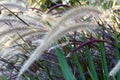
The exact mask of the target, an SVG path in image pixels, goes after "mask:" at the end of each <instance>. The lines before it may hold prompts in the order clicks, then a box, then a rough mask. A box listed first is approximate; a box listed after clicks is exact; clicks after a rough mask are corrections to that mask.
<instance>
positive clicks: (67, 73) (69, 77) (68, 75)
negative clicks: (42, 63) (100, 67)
mask: <svg viewBox="0 0 120 80" xmlns="http://www.w3.org/2000/svg"><path fill="white" fill-rule="evenodd" d="M55 51H56V53H57V57H58V60H59V65H60V67H61V70H62V72H63V76H64V78H65V80H76V78H75V77H74V75H73V73H72V71H71V69H70V67H69V65H68V64H67V61H66V59H65V57H64V55H63V52H62V51H61V50H60V49H59V48H56V49H55Z"/></svg>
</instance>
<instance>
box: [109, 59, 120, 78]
mask: <svg viewBox="0 0 120 80" xmlns="http://www.w3.org/2000/svg"><path fill="white" fill-rule="evenodd" d="M119 70H120V61H119V62H118V63H117V64H116V66H115V67H114V68H113V69H112V70H111V71H110V73H109V76H113V77H114V76H115V75H116V73H117V72H118V71H119Z"/></svg>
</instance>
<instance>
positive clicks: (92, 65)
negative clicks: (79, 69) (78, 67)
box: [83, 36, 98, 80]
mask: <svg viewBox="0 0 120 80" xmlns="http://www.w3.org/2000/svg"><path fill="white" fill-rule="evenodd" d="M83 40H84V41H86V38H85V37H84V36H83ZM85 50H86V51H85V52H86V55H87V57H88V63H89V67H90V72H91V75H93V77H94V79H93V80H98V76H97V73H96V69H95V66H94V62H93V59H92V56H91V54H90V49H89V47H88V46H85Z"/></svg>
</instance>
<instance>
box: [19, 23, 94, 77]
mask: <svg viewBox="0 0 120 80" xmlns="http://www.w3.org/2000/svg"><path fill="white" fill-rule="evenodd" d="M94 26H96V25H95V24H94V23H92V24H86V23H85V24H83V23H82V24H77V25H74V26H71V27H69V28H66V29H61V30H60V29H59V32H56V33H55V34H53V35H54V37H53V36H52V37H49V40H47V41H43V42H42V43H41V44H40V46H38V47H37V49H36V50H35V51H34V53H33V54H32V55H31V56H30V58H29V59H28V60H27V61H26V62H25V64H24V65H23V67H22V69H21V70H20V73H19V75H18V77H19V76H21V74H22V73H23V72H24V71H25V70H26V69H27V68H28V67H29V66H30V65H31V64H32V63H33V62H34V61H35V60H36V59H38V58H39V56H40V55H41V54H43V52H44V50H46V49H47V48H48V47H50V43H51V42H52V41H55V40H57V39H58V38H60V37H61V36H62V35H64V34H65V33H67V32H70V31H75V30H78V29H80V30H85V29H86V28H88V29H91V28H95V27H94Z"/></svg>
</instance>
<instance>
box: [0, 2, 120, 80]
mask: <svg viewBox="0 0 120 80" xmlns="http://www.w3.org/2000/svg"><path fill="white" fill-rule="evenodd" d="M30 1H31V2H32V0H30ZM78 2H79V1H78ZM21 3H24V4H25V2H24V1H23V2H22V1H21ZM37 3H38V4H39V3H47V1H45V2H44V1H40V2H37ZM101 3H102V2H101ZM6 4H9V5H6ZM14 4H15V3H13V2H9V3H7V2H5V3H4V4H3V5H1V8H2V10H1V12H2V13H1V18H0V23H1V26H2V29H3V31H1V32H0V38H1V40H0V43H1V45H2V46H1V48H0V51H1V53H0V54H1V61H2V65H1V71H2V73H3V74H4V75H5V76H6V77H8V79H11V80H12V79H16V78H17V77H18V78H19V79H20V78H21V79H23V78H25V79H30V78H31V79H32V77H30V76H31V75H33V76H34V79H36V80H39V79H40V78H39V76H41V77H42V78H44V79H50V80H56V79H63V77H64V78H65V79H66V80H70V79H71V80H76V79H82V80H88V79H89V80H99V79H104V80H109V79H110V76H114V75H111V73H110V76H109V71H110V70H111V68H112V67H113V65H115V64H116V62H117V61H118V60H119V58H118V57H119V45H117V44H118V43H119V11H118V8H117V9H116V8H115V5H113V7H112V9H108V11H105V10H103V9H98V8H95V7H92V6H80V7H77V8H74V7H70V6H68V5H67V4H65V5H63V4H57V5H55V6H53V7H52V8H50V9H49V10H48V11H46V12H44V10H45V9H44V10H41V9H39V8H38V7H39V6H38V5H37V4H36V3H30V4H29V5H32V4H33V5H32V7H31V6H26V7H25V6H21V5H19V6H18V5H16V4H15V5H14ZM26 4H28V3H26ZM79 4H80V2H79ZM91 4H92V3H91ZM112 4H114V3H113V2H112ZM35 5H37V6H36V7H35V8H33V6H35ZM75 5H76V4H75ZM7 6H10V7H13V6H15V7H17V8H21V9H23V8H24V10H25V11H23V12H21V10H18V12H15V11H14V10H12V9H11V8H9V7H7ZM58 7H62V9H60V8H58ZM64 7H68V8H69V10H66V8H64ZM102 7H105V9H107V7H108V6H107V3H106V6H102ZM108 8H109V7H108ZM114 8H115V9H114ZM59 9H60V10H61V11H60V12H59ZM52 11H53V12H52ZM54 11H55V12H56V13H55V14H54ZM57 11H58V12H57ZM5 12H7V13H6V14H5ZM106 12H107V13H111V14H106ZM93 14H94V15H93ZM108 16H109V17H108ZM9 17H10V18H9ZM18 25H19V26H18ZM4 27H5V28H7V29H5V28H4ZM82 31H83V32H82ZM54 43H56V44H54ZM52 44H54V46H53V45H52ZM47 50H48V52H47ZM44 53H46V54H44ZM48 53H49V54H48ZM55 53H56V54H55ZM114 53H116V54H114ZM56 55H57V56H56ZM65 56H66V57H65ZM46 57H48V58H46ZM115 57H116V58H115ZM51 58H52V59H51ZM57 58H58V59H57ZM50 59H51V61H50ZM110 62H111V63H110ZM49 64H50V65H53V68H50V67H49V66H50V65H49ZM59 65H60V66H59ZM9 67H11V68H10V69H9ZM19 68H21V70H19ZM115 68H116V67H115ZM7 69H8V70H7ZM117 69H118V70H119V68H117ZM4 70H6V71H4ZM9 70H10V71H9ZM11 70H12V71H11ZM60 70H61V71H60ZM7 71H8V72H9V75H8V76H7ZM57 71H58V72H57ZM113 71H114V69H113ZM54 72H55V73H56V74H57V75H56V74H54ZM59 72H60V73H63V75H61V74H59ZM66 72H67V73H69V74H67V73H66ZM97 72H98V73H97ZM116 72H117V71H116ZM116 72H115V73H116ZM15 73H16V74H15ZM22 74H23V75H22ZM21 75H22V76H23V77H22V76H21ZM9 76H10V77H9ZM114 77H115V78H116V76H114ZM119 77H120V76H119V74H118V75H117V78H116V79H117V80H119V79H120V78H119Z"/></svg>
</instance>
